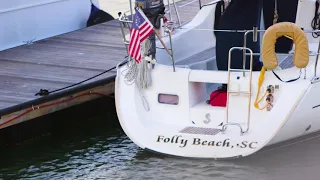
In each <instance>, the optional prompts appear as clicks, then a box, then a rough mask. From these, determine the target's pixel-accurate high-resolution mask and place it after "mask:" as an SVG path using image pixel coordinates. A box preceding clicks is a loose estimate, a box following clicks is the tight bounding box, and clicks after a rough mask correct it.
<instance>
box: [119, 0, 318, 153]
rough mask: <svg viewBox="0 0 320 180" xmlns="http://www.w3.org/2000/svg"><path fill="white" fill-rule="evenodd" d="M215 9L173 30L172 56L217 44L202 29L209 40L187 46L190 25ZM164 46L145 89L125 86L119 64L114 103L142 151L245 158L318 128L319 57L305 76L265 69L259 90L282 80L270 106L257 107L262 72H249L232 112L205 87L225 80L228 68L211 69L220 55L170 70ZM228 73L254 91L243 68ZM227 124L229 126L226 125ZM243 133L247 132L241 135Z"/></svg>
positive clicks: (291, 70) (200, 25)
mask: <svg viewBox="0 0 320 180" xmlns="http://www.w3.org/2000/svg"><path fill="white" fill-rule="evenodd" d="M213 9H214V6H213V7H212V9H211V10H210V9H206V10H201V11H200V12H199V14H198V15H197V16H196V17H195V18H194V19H193V21H192V22H190V23H189V24H188V25H187V26H186V27H187V28H186V29H182V30H180V31H178V32H177V33H176V34H175V35H174V36H173V42H174V43H173V47H174V49H175V50H176V52H178V55H176V56H175V59H176V61H177V62H180V61H182V60H183V59H184V58H186V55H185V54H183V51H185V52H186V54H187V57H190V56H192V55H194V54H197V53H198V52H201V51H203V50H205V49H206V48H205V47H207V48H211V47H212V46H214V44H215V38H214V36H212V32H210V33H211V34H209V33H208V34H205V33H204V34H205V35H204V36H205V37H207V39H205V38H197V39H195V40H194V41H197V40H199V39H200V40H199V41H201V42H195V43H191V44H186V45H183V43H184V42H186V41H187V39H189V38H190V36H192V33H193V32H192V29H193V28H198V29H201V28H206V26H209V25H211V24H212V22H211V21H212V15H213V14H214V10H213ZM300 11H302V10H301V9H300ZM300 13H302V14H303V13H304V12H300ZM207 17H208V18H207ZM199 19H204V20H202V21H200V20H199ZM297 19H298V20H299V16H298V17H297ZM300 21H301V20H300ZM210 22H211V23H210ZM208 24H209V25H208ZM164 42H165V43H167V44H168V39H166V38H164ZM181 43H182V44H181ZM199 43H202V44H201V46H199V47H197V46H195V44H199ZM202 45H203V46H202ZM317 48H318V46H317V44H309V49H310V51H311V52H313V53H314V52H316V51H317ZM188 49H190V50H191V51H188ZM159 51H160V52H159V53H158V54H157V60H158V61H160V62H161V64H160V63H159V64H156V65H155V67H154V69H152V70H151V79H152V85H151V87H149V88H147V89H143V90H140V89H139V88H138V85H137V84H136V83H133V84H127V83H126V79H125V76H124V75H123V72H124V71H125V70H126V68H127V67H126V65H124V66H122V67H120V68H118V70H117V77H116V82H115V100H116V108H117V114H118V118H119V121H120V124H121V127H122V128H123V130H124V132H125V133H126V134H127V136H128V137H129V138H130V139H131V140H132V141H133V142H134V143H135V144H137V145H138V146H139V147H141V148H143V149H146V150H150V151H154V152H158V153H163V154H170V155H175V156H183V157H197V158H215V159H220V158H234V157H244V156H248V155H251V154H253V153H255V152H257V151H259V150H261V149H262V148H264V147H266V146H269V145H272V144H276V143H279V142H283V141H287V140H290V139H293V138H296V137H299V136H303V135H307V134H310V133H312V132H315V131H318V130H320V121H318V120H317V119H318V118H319V117H320V96H319V95H318V92H320V84H319V83H317V81H313V80H312V79H313V77H314V76H313V72H314V69H315V61H316V57H315V56H310V62H309V64H308V66H307V67H306V68H305V72H306V73H304V70H303V72H302V75H301V78H300V79H298V80H296V81H294V82H290V83H285V82H281V81H280V80H279V79H278V78H277V77H276V76H274V74H273V73H272V71H267V72H266V74H265V80H264V82H263V86H262V88H261V92H260V94H259V96H260V97H261V96H263V94H264V92H265V91H266V89H267V87H268V86H269V85H272V86H279V88H278V89H277V90H276V91H275V93H274V103H273V108H272V110H271V111H266V110H259V109H257V108H255V107H254V102H255V97H256V95H257V93H258V79H259V75H260V72H258V71H256V72H253V73H252V91H251V99H250V98H249V97H250V95H239V94H238V95H237V94H235V95H230V96H229V99H228V104H229V108H228V110H227V108H226V107H214V106H210V105H208V104H206V100H207V99H208V98H209V96H208V94H210V93H211V91H212V89H210V88H209V91H208V87H210V86H215V85H218V84H227V83H228V72H227V71H217V70H214V69H210V68H207V64H209V63H211V64H212V63H213V64H214V63H215V58H211V59H208V60H207V61H203V64H204V66H201V65H199V64H196V65H194V66H193V68H191V69H189V68H180V67H176V72H173V70H172V66H171V65H170V59H168V56H167V55H165V54H164V51H161V50H159ZM200 64H201V63H200ZM201 69H208V70H201ZM275 72H277V73H278V74H279V76H281V78H282V79H285V80H289V79H293V78H295V77H296V76H299V74H300V69H298V68H296V67H291V68H288V69H283V70H275ZM293 76H294V77H293ZM230 78H231V79H232V80H233V84H234V85H235V84H238V87H239V89H238V90H240V91H247V90H248V89H249V85H248V82H250V80H249V75H247V76H245V77H243V76H242V72H233V73H232V74H231V77H230ZM312 82H314V83H312ZM161 95H169V96H170V97H175V98H177V97H178V103H176V104H175V103H174V104H170V103H163V102H160V101H159V98H160V96H161ZM143 98H145V99H143ZM249 99H250V102H251V104H249V101H248V100H249ZM261 104H263V102H262V103H261ZM260 106H262V105H260ZM249 110H250V111H249ZM248 112H249V113H248ZM248 114H250V117H249V118H248ZM248 120H249V121H248ZM228 123H229V125H228V126H226V124H228ZM230 123H231V124H230ZM232 123H233V124H232ZM223 127H227V129H226V130H225V131H222V130H223ZM243 131H245V133H240V132H243Z"/></svg>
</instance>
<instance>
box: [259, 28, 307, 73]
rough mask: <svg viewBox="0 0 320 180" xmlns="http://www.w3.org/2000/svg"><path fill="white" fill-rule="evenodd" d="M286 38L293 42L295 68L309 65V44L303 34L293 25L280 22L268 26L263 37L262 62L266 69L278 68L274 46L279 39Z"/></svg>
mask: <svg viewBox="0 0 320 180" xmlns="http://www.w3.org/2000/svg"><path fill="white" fill-rule="evenodd" d="M281 36H286V37H289V38H290V39H292V40H293V43H294V44H295V52H294V57H293V64H294V65H295V66H296V67H297V68H304V67H306V66H307V65H308V63H309V44H308V39H307V36H306V35H305V33H304V32H303V31H302V30H301V29H300V28H299V27H298V26H297V25H296V24H294V23H291V22H280V23H277V24H274V25H272V26H270V27H269V28H268V29H267V30H266V32H265V33H264V35H263V40H262V50H261V51H262V62H263V66H264V67H265V68H266V69H271V70H272V69H275V68H277V66H278V58H277V55H276V52H275V44H276V41H277V39H278V38H279V37H281Z"/></svg>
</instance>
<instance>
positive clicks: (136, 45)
mask: <svg viewBox="0 0 320 180" xmlns="http://www.w3.org/2000/svg"><path fill="white" fill-rule="evenodd" d="M153 31H154V30H153V26H152V24H151V22H150V21H149V20H148V18H147V17H146V16H145V15H144V13H143V12H141V10H140V9H137V10H136V14H135V15H134V19H133V23H132V27H131V29H130V43H129V56H131V57H132V58H134V59H135V60H136V61H137V62H138V63H140V61H141V59H142V55H141V47H140V43H142V42H143V41H144V40H145V39H146V38H148V36H150V35H151V34H152V32H153Z"/></svg>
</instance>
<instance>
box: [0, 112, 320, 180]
mask: <svg viewBox="0 0 320 180" xmlns="http://www.w3.org/2000/svg"><path fill="white" fill-rule="evenodd" d="M110 118H113V119H112V122H113V123H110V122H111V119H110ZM77 122H78V123H77V125H76V126H75V127H73V128H72V129H65V130H61V131H60V130H57V131H55V132H54V133H52V134H50V135H48V136H44V137H41V138H38V139H37V140H33V141H30V142H27V143H25V144H24V145H21V146H18V147H15V148H10V149H6V150H2V151H1V155H0V157H1V164H0V177H1V178H3V179H197V180H202V179H221V180H230V179H237V180H240V179H245V180H248V179H259V180H260V179H261V180H264V179H268V180H270V179H290V180H292V179H304V180H306V179H317V177H318V175H320V173H319V171H318V169H319V167H320V165H319V162H320V156H319V155H320V152H319V148H320V139H319V138H315V139H311V140H309V141H305V142H301V143H298V144H294V145H291V146H287V147H282V148H281V147H278V148H276V149H273V150H269V151H264V152H259V153H257V154H255V155H252V156H249V157H245V158H240V159H236V160H224V161H222V160H212V159H192V158H180V157H172V156H166V155H161V154H154V153H151V152H147V151H144V150H141V149H140V148H138V147H137V146H136V145H135V144H134V143H132V141H131V140H130V139H128V137H127V136H126V135H125V134H124V133H123V131H122V130H121V127H120V126H119V124H118V121H117V119H116V114H115V112H114V111H113V114H112V115H110V114H109V115H108V116H106V115H103V116H97V117H91V118H88V119H84V120H79V121H77ZM88 122H90V123H89V124H88Z"/></svg>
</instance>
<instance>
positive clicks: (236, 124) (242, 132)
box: [221, 123, 245, 136]
mask: <svg viewBox="0 0 320 180" xmlns="http://www.w3.org/2000/svg"><path fill="white" fill-rule="evenodd" d="M227 126H238V127H239V128H240V136H242V135H243V134H244V133H245V131H243V129H242V126H241V125H240V124H239V123H227V124H224V125H223V126H222V129H221V132H222V133H223V134H224V133H225V131H226V130H227Z"/></svg>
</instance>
